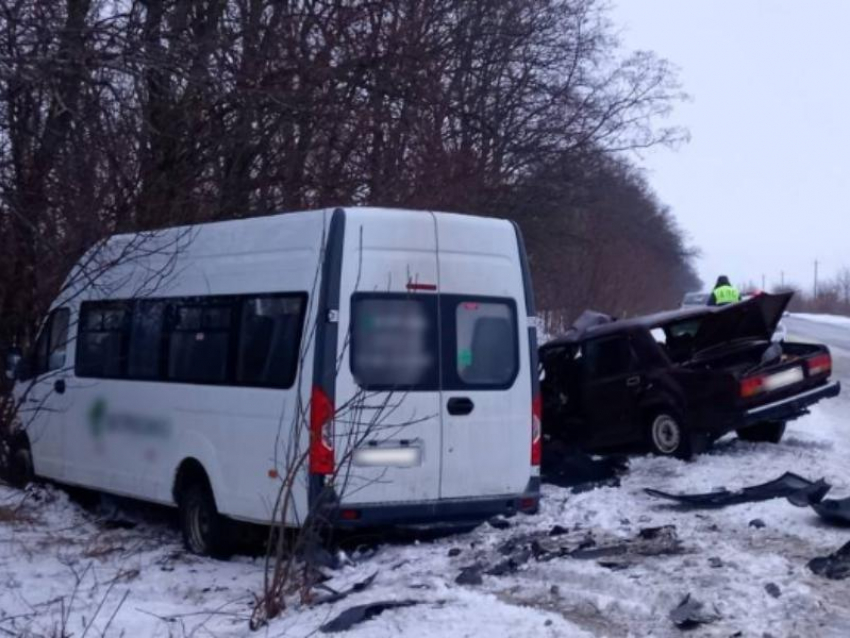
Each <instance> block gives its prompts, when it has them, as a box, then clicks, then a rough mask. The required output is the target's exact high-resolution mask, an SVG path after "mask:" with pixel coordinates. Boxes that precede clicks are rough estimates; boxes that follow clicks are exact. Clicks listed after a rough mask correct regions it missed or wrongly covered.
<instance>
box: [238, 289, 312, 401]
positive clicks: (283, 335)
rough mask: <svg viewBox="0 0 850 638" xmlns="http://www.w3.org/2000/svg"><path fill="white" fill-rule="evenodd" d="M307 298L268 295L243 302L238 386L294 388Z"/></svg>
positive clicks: (249, 298) (250, 298)
mask: <svg viewBox="0 0 850 638" xmlns="http://www.w3.org/2000/svg"><path fill="white" fill-rule="evenodd" d="M305 306H306V304H305V296H304V295H287V296H281V295H264V296H258V297H248V298H245V299H243V300H242V302H241V326H240V335H239V356H238V362H237V368H236V382H237V383H238V384H239V385H250V386H264V387H273V388H290V387H292V384H293V383H294V382H295V373H296V371H297V369H298V355H299V345H300V343H301V327H302V324H303V319H304V309H305Z"/></svg>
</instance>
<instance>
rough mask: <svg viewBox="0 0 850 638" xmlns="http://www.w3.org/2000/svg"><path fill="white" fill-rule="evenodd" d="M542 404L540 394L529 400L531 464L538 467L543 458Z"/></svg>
mask: <svg viewBox="0 0 850 638" xmlns="http://www.w3.org/2000/svg"><path fill="white" fill-rule="evenodd" d="M542 420H543V402H542V400H541V399H540V394H536V395H534V398H533V399H532V400H531V464H532V465H540V459H541V457H542V456H543V427H542Z"/></svg>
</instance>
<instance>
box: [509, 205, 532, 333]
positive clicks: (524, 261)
mask: <svg viewBox="0 0 850 638" xmlns="http://www.w3.org/2000/svg"><path fill="white" fill-rule="evenodd" d="M511 223H512V224H513V225H514V232H516V243H517V248H518V249H519V264H520V268H522V287H523V288H524V289H525V314H526V316H528V317H536V316H537V311H536V310H535V306H534V287H533V286H532V285H531V269H530V268H529V267H528V255H527V254H526V252H525V240H524V239H523V238H522V231H521V230H520V228H519V224H517V223H516V222H514V221H512V222H511Z"/></svg>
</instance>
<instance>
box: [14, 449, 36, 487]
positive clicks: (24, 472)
mask: <svg viewBox="0 0 850 638" xmlns="http://www.w3.org/2000/svg"><path fill="white" fill-rule="evenodd" d="M34 477H35V472H34V470H33V464H32V452H31V451H30V448H29V446H28V445H26V444H17V445H14V446H13V447H12V452H11V456H10V458H9V482H10V483H11V484H12V486H13V487H18V488H21V489H23V488H25V487H26V486H27V485H29V484H30V483H32V480H33V478H34Z"/></svg>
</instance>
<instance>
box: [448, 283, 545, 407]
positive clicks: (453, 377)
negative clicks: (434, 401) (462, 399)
mask: <svg viewBox="0 0 850 638" xmlns="http://www.w3.org/2000/svg"><path fill="white" fill-rule="evenodd" d="M447 302H448V304H450V305H451V309H450V310H448V311H447V310H446V305H447ZM464 303H477V304H490V305H505V306H507V307H508V310H509V311H510V318H511V328H512V330H511V337H512V346H513V347H512V350H513V352H512V355H513V370H512V371H511V375H510V377H508V378H507V379H506V380H505V381H503V382H501V383H470V382H469V381H466V380H464V379H463V378H462V377H461V376H460V373H459V372H458V369H457V358H458V352H459V350H458V341H457V338H458V334H457V311H458V308H460V306H461V304H464ZM439 306H440V313H441V314H442V317H441V321H442V326H441V332H442V339H443V366H442V370H443V378H442V389H443V390H445V391H447V392H462V391H467V392H486V391H498V390H509V389H510V388H512V387H513V386H514V384H515V383H516V380H517V377H519V372H520V369H521V367H522V363H521V362H520V345H519V339H520V336H519V312H518V310H517V303H516V300H515V299H514V298H512V297H498V296H494V295H462V294H456V293H446V294H440V304H439ZM532 374H534V373H533V372H532Z"/></svg>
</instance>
